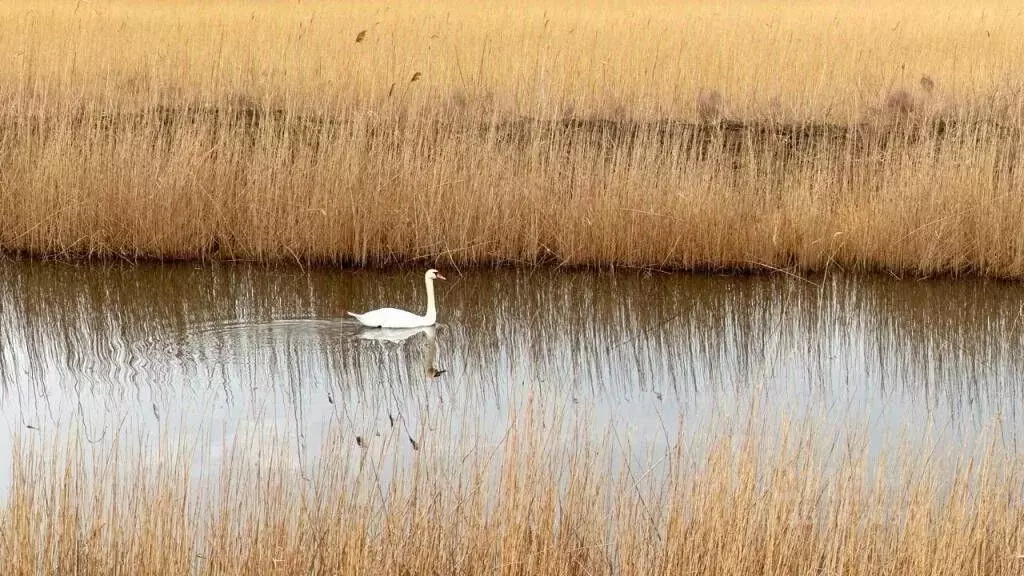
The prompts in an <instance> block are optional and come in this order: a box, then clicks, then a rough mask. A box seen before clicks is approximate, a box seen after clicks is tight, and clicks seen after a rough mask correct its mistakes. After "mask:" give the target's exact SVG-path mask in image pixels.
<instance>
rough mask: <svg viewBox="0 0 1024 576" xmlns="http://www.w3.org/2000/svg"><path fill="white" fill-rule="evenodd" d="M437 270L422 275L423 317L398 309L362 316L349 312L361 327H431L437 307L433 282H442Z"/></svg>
mask: <svg viewBox="0 0 1024 576" xmlns="http://www.w3.org/2000/svg"><path fill="white" fill-rule="evenodd" d="M444 279H445V277H444V276H441V274H440V273H438V271H437V270H434V269H433V268H431V269H430V270H427V273H426V274H424V276H423V280H424V282H426V283H427V313H426V314H425V315H423V316H419V315H417V314H413V313H412V312H406V311H405V310H399V309H398V308H379V309H377V310H371V311H369V312H366V313H364V314H356V313H355V312H349V313H348V315H349V316H351V317H353V318H355V319H356V320H358V321H359V323H360V324H362V325H363V326H369V327H371V328H422V327H424V326H433V325H434V324H435V323H436V322H437V306H436V305H435V304H434V280H444Z"/></svg>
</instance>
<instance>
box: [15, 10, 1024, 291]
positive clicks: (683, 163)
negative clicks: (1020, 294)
mask: <svg viewBox="0 0 1024 576" xmlns="http://www.w3.org/2000/svg"><path fill="white" fill-rule="evenodd" d="M556 4H557V3H555V2H553V1H549V2H535V3H525V4H520V5H516V6H515V7H513V6H508V7H497V8H495V7H490V8H479V7H474V6H473V5H471V4H463V3H459V2H454V1H450V2H443V3H441V4H431V5H429V6H428V5H423V4H419V3H416V4H412V3H410V4H403V3H397V4H393V5H388V6H380V5H353V6H348V5H344V6H342V5H338V4H336V3H319V2H302V3H297V4H291V3H255V4H250V3H247V2H227V3H218V4H216V5H197V6H190V7H188V8H187V9H185V8H183V7H181V6H179V5H178V4H171V3H162V2H141V3H136V2H132V3H128V2H119V1H109V2H103V1H97V2H89V3H74V2H66V3H65V2H37V1H31V0H25V1H20V2H18V1H16V2H11V3H5V4H4V5H3V6H0V52H2V53H3V54H5V55H6V56H5V58H3V59H2V61H0V174H2V177H0V248H2V249H3V250H5V251H7V252H8V253H20V254H27V255H36V256H47V257H123V258H128V259H137V258H161V259H178V258H182V259H193V258H223V259H245V260H259V261H271V260H297V261H301V262H336V263H345V264H352V265H380V264H388V263H396V262H403V261H422V262H434V263H437V264H442V265H451V264H456V265H466V264H469V265H471V264H493V263H521V264H538V263H546V262H550V263H559V264H566V265H595V266H603V265H614V266H630V267H651V268H673V269H731V270H757V269H772V268H781V269H789V270H802V271H823V270H830V269H855V270H857V269H871V270H887V271H891V272H893V273H896V274H904V273H906V274H914V275H930V274H941V273H953V274H959V273H965V274H978V275H984V276H993V277H1007V278H1019V277H1022V276H1024V241H1022V240H1021V238H1024V235H1022V234H1021V224H1020V223H1021V222H1022V216H1024V194H1022V192H1024V184H1022V182H1024V176H1022V171H1021V168H1020V166H1019V165H1018V158H1019V157H1020V155H1021V151H1022V146H1024V145H1022V139H1021V128H1022V125H1024V120H1022V117H1021V109H1022V101H1024V100H1022V98H1021V93H1022V92H1021V86H1020V80H1019V79H1020V78H1024V56H1022V55H1024V41H1022V40H1021V38H1024V34H1022V32H1024V20H1022V16H1021V14H1020V13H1019V10H1017V9H1016V8H1015V7H1014V6H1015V5H1011V4H1009V3H1000V2H980V1H979V2H976V3H968V4H966V5H964V4H954V3H950V5H949V6H938V7H936V6H935V5H934V3H909V4H906V5H904V6H902V7H899V8H893V7H891V6H890V5H888V4H883V3H868V4H866V5H857V6H854V5H852V4H835V5H831V4H827V5H814V6H802V5H801V6H797V5H790V4H788V3H781V2H765V3H761V4H754V5H748V4H747V3H736V4H726V5H722V6H716V7H708V6H703V5H692V6H678V7H674V8H673V7H664V6H654V5H653V4H652V5H644V6H640V7H632V8H630V7H627V6H626V4H623V5H621V6H619V5H617V4H614V3H613V4H611V5H608V4H602V5H600V6H598V5H594V4H591V3H586V2H580V3H578V4H576V5H574V6H573V9H572V10H561V9H556V8H557V6H556Z"/></svg>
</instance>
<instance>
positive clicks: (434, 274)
mask: <svg viewBox="0 0 1024 576" xmlns="http://www.w3.org/2000/svg"><path fill="white" fill-rule="evenodd" d="M427 280H447V278H445V277H444V276H441V273H440V272H438V271H437V270H434V269H433V268H431V269H430V270H427Z"/></svg>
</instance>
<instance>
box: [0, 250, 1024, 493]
mask: <svg viewBox="0 0 1024 576" xmlns="http://www.w3.org/2000/svg"><path fill="white" fill-rule="evenodd" d="M422 272H423V271H422V270H418V269H417V270H411V269H410V270H403V271H390V272H367V271H359V272H349V271H340V270H325V269H321V270H315V271H301V270H298V269H275V268H264V267H251V266H212V267H211V266H194V265H173V266H170V265H164V266H156V265H144V266H128V265H123V266H122V265H116V266H115V265H103V266H97V265H69V264H58V263H38V262H5V263H0V330H2V333H0V344H2V349H0V382H2V389H0V393H2V408H0V413H2V414H3V418H4V420H5V425H4V426H3V429H2V430H0V480H3V485H5V486H6V484H7V481H6V480H7V477H8V476H9V472H8V470H7V466H6V464H2V463H6V462H9V461H10V454H11V449H12V445H13V443H14V442H15V441H16V438H17V437H19V436H20V437H25V435H40V436H45V435H47V434H55V433H57V432H60V431H66V430H69V429H75V430H78V431H80V432H81V433H82V434H83V435H84V436H85V438H86V439H87V440H89V441H90V442H95V443H100V442H104V441H111V439H113V438H117V437H124V436H129V437H133V436H134V437H140V436H142V437H145V436H153V437H159V438H163V439H165V440H166V439H167V438H169V437H170V438H173V437H174V436H175V435H178V436H180V437H181V438H182V439H186V438H187V439H188V441H189V442H200V443H205V445H206V448H207V449H208V450H209V451H210V452H211V453H212V454H213V456H212V459H213V460H216V458H217V453H218V450H221V449H222V448H223V446H224V441H225V439H229V438H231V437H232V435H234V434H236V433H237V432H238V431H241V430H254V429H260V430H266V429H271V430H274V431H275V433H276V434H278V435H280V434H281V433H284V435H285V436H288V437H290V438H292V439H293V444H292V448H293V449H294V451H295V452H296V453H297V454H298V455H299V456H300V457H304V456H305V455H308V453H312V452H316V450H317V447H318V446H319V445H320V444H321V442H322V441H323V435H324V434H325V433H329V432H327V431H328V430H329V429H330V425H331V424H332V423H341V424H343V425H344V426H343V427H344V429H345V430H347V431H349V432H348V433H351V434H352V435H353V444H354V437H355V435H359V436H361V437H362V438H364V439H367V441H370V440H371V439H373V438H377V437H379V436H378V434H381V433H382V432H385V431H386V430H389V429H393V428H392V427H394V426H398V427H400V428H401V430H402V433H403V434H404V435H407V436H408V437H409V438H411V439H414V440H415V441H416V442H417V443H422V442H430V441H448V440H451V439H452V438H453V437H458V436H459V435H460V434H463V435H464V434H465V432H466V429H467V428H472V430H473V434H478V435H484V436H490V437H499V436H500V435H501V434H503V433H504V431H505V429H506V425H507V418H508V413H509V410H510V409H511V407H514V406H517V405H519V404H520V403H522V402H524V401H525V399H527V398H533V399H534V401H537V402H542V403H545V404H548V405H552V406H561V407H563V408H562V409H563V410H565V411H567V412H573V411H579V412H586V414H587V418H589V419H591V420H592V421H593V422H594V424H595V426H594V429H595V430H598V429H601V430H605V429H607V428H609V427H611V428H614V429H616V430H619V431H621V433H622V434H624V435H629V437H630V438H633V439H635V441H636V442H637V444H636V445H637V446H646V447H647V448H649V447H650V446H657V445H659V443H662V444H663V443H664V442H666V441H667V440H668V439H674V438H676V437H677V435H678V434H684V435H685V434H691V433H694V432H696V431H699V430H701V429H704V428H706V427H707V426H708V425H709V424H710V423H712V422H714V421H716V420H718V419H720V418H722V417H723V415H726V414H730V413H735V412H736V411H742V410H744V409H745V408H744V407H746V406H748V405H749V404H750V403H751V402H757V404H758V405H759V406H760V410H761V411H762V412H763V413H765V414H768V415H777V416H779V417H782V416H786V415H810V416H813V417H815V418H818V419H820V420H821V421H822V422H826V423H830V424H831V425H835V426H841V425H846V424H849V423H854V424H857V425H860V426H866V427H867V429H868V430H869V431H870V435H871V436H872V437H873V438H890V437H897V436H899V435H901V434H904V435H905V434H907V433H908V431H909V432H911V433H921V431H924V430H927V431H928V433H929V434H931V435H932V436H933V437H935V438H938V439H939V440H940V441H941V442H945V443H949V444H952V445H961V444H969V443H970V442H972V441H974V439H976V438H977V437H979V434H981V433H982V431H984V430H991V429H992V427H993V426H995V427H996V428H997V429H998V434H999V435H1000V436H1001V437H1002V440H1003V442H1005V443H1007V445H1008V446H1009V447H1010V448H1011V449H1014V450H1016V446H1017V442H1018V438H1020V437H1021V434H1022V433H1024V378H1022V377H1024V356H1022V354H1021V351H1022V350H1024V348H1022V340H1024V309H1022V303H1024V287H1022V286H1020V285H1017V284H1006V283H997V282H983V281H953V280H943V281H913V280H902V281H900V280H896V279H889V278H883V277H848V276H830V277H828V278H811V279H809V280H807V279H798V278H792V277H787V276H775V277H718V276H688V275H661V274H639V273H632V272H627V273H622V272H616V273H607V272H606V273H581V272H565V271H519V272H517V271H473V272H464V273H461V274H460V273H459V272H458V271H456V270H444V271H443V272H444V273H445V274H446V275H447V276H448V278H449V281H448V282H440V283H438V306H439V323H440V324H439V326H437V328H436V329H435V330H421V331H412V332H409V333H405V334H394V333H387V334H379V333H373V332H371V333H367V332H364V331H361V330H360V329H359V327H358V326H357V325H355V324H354V323H353V322H352V321H351V319H346V318H345V315H344V311H345V310H354V311H364V310H367V309H371V308H377V307H380V306H398V307H403V308H407V309H411V310H414V311H416V312H417V313H422V309H423V307H424V299H425V295H424V288H423V280H422ZM442 370H443V372H442V373H441V374H440V375H439V376H434V375H433V374H435V373H436V372H438V371H442ZM198 431H204V432H203V433H202V434H200V433H199V432H198ZM330 433H333V432H330ZM595 433H596V432H595Z"/></svg>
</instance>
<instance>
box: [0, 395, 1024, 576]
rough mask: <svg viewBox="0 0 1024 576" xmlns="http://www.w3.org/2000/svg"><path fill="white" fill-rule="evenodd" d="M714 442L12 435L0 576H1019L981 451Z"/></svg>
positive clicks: (802, 441)
mask: <svg viewBox="0 0 1024 576" xmlns="http://www.w3.org/2000/svg"><path fill="white" fill-rule="evenodd" d="M552 414H554V415H553V416H552ZM751 422H754V420H751ZM728 429H729V427H727V426H726V427H722V428H721V430H719V431H714V432H704V433H702V434H697V435H690V436H687V435H683V434H681V435H680V436H679V437H677V438H675V439H669V438H666V439H665V440H666V443H665V444H664V445H663V446H662V448H660V449H656V448H653V447H652V448H650V449H649V450H648V449H644V448H642V447H640V446H634V447H631V446H630V444H629V441H627V440H625V439H624V437H623V436H616V435H615V433H614V432H602V433H597V434H595V432H594V430H593V429H592V427H591V426H590V425H589V424H588V423H587V421H586V420H585V419H583V420H580V421H578V422H577V423H576V424H571V423H570V422H569V421H568V420H567V419H565V417H564V415H559V414H557V413H552V412H550V411H549V413H547V414H542V413H541V411H539V410H537V409H527V410H525V411H523V412H521V413H519V414H518V415H515V416H513V417H512V419H511V421H510V423H509V426H508V429H507V434H505V435H504V437H503V438H502V439H501V441H500V442H499V441H495V440H490V441H488V440H485V439H482V438H476V439H473V438H465V439H463V440H462V441H459V442H456V443H455V445H450V444H444V443H442V442H439V441H437V439H436V438H435V437H431V436H420V437H419V439H418V440H419V442H418V443H417V445H416V446H414V447H413V446H411V445H410V443H409V442H408V438H407V436H406V435H405V432H404V430H403V431H402V432H399V431H398V428H397V427H396V428H394V429H393V430H392V432H390V433H387V434H385V435H383V436H374V437H367V438H369V439H366V438H362V437H360V438H361V441H360V442H358V443H357V441H356V438H357V437H356V436H355V433H354V432H353V431H351V430H345V429H343V427H340V426H339V427H338V428H337V429H332V430H331V431H330V433H329V434H327V435H325V437H326V438H328V439H329V440H328V441H327V442H326V444H325V446H324V447H323V449H322V451H321V452H320V453H319V454H318V455H317V456H316V457H314V458H313V459H312V461H311V462H297V461H296V458H295V457H294V447H295V442H294V439H290V440H289V439H288V438H286V437H285V436H284V435H282V434H281V433H278V434H277V435H276V436H275V434H274V433H270V434H265V435H260V434H257V436H256V441H253V440H252V439H248V440H246V439H244V438H239V439H236V440H235V441H234V442H233V443H231V442H229V443H228V446H227V449H226V450H225V451H224V454H223V458H222V459H221V460H220V466H221V467H220V468H219V472H217V471H210V470H217V469H216V468H213V469H210V470H203V469H197V468H195V463H196V462H199V461H202V456H203V455H201V454H196V453H195V452H194V449H190V448H185V447H184V446H185V444H186V443H187V442H182V443H181V444H180V445H177V444H174V443H172V442H169V441H168V440H167V438H170V437H171V436H165V437H164V440H163V441H162V443H161V447H160V448H159V449H158V450H157V451H156V453H153V452H151V451H150V450H149V449H140V448H131V447H130V446H132V444H131V443H130V442H126V441H122V442H121V443H115V444H114V445H113V446H111V445H107V446H105V447H97V446H94V445H91V444H90V443H87V442H83V441H82V439H81V437H80V436H79V435H76V434H70V435H57V436H56V437H51V438H49V439H46V440H43V439H41V438H42V437H41V436H39V435H38V434H39V433H38V432H36V433H29V434H26V435H23V437H22V438H21V440H20V441H19V442H18V443H17V444H16V446H17V447H16V449H15V451H14V454H13V481H12V483H11V486H10V487H9V490H8V492H7V497H6V504H5V505H4V507H3V508H2V510H0V524H2V526H3V530H2V531H0V556H2V558H3V562H4V570H5V573H6V574H19V575H20V574H24V575H35V576H43V575H50V574H151V575H162V574H185V573H191V574H225V575H227V574H231V575H256V574H524V575H525V574H536V575H541V576H543V575H547V574H552V575H554V574H579V575H584V574H588V575H598V574H666V575H669V574H671V575H676V574H764V575H783V574H785V575H799V574H840V573H841V574H854V575H857V574H862V575H869V574H872V575H873V574H903V575H916V574H921V575H924V574H928V575H932V576H936V575H951V576H952V575H957V576H966V575H986V576H988V575H1000V574H1007V575H1009V574H1020V571H1021V569H1024V514H1022V513H1021V511H1022V506H1021V505H1022V500H1021V498H1022V493H1021V482H1022V480H1024V474H1022V472H1024V461H1022V460H1021V458H1020V456H1019V454H1017V453H1016V452H1015V451H1013V450H1012V449H1009V448H1006V447H1002V446H1001V444H1000V443H999V442H992V443H990V444H987V445H986V444H985V443H982V444H981V446H982V447H981V448H980V449H977V450H976V453H973V452H969V451H967V450H966V449H965V450H963V452H962V453H961V452H960V451H958V450H953V451H952V453H948V452H947V451H943V450H936V449H935V448H934V447H930V448H929V447H928V446H924V447H922V446H920V445H913V444H910V445H903V446H898V445H889V446H888V447H886V448H884V449H883V450H880V451H878V452H876V453H874V455H870V456H869V453H870V452H872V450H869V448H868V441H867V438H868V435H867V434H865V433H856V432H851V433H845V432H842V433H841V434H846V435H845V436H844V437H843V439H840V440H838V441H837V440H836V439H835V438H832V437H829V435H828V434H822V433H821V432H822V429H821V427H820V426H817V425H813V424H811V425H807V424H804V425H797V424H790V425H783V426H780V427H777V428H776V427H767V426H763V425H759V424H742V423H740V425H739V426H736V427H734V428H732V430H733V431H732V432H728V431H726V430H728ZM995 437H998V434H997V435H996V436H995ZM837 438H838V437H837ZM275 439H276V440H277V441H274V440H275ZM190 445H193V444H190ZM695 446H700V448H695ZM631 450H632V452H631ZM637 452H639V454H640V456H639V457H638V456H637ZM644 453H647V454H650V456H648V457H646V458H645V457H644V456H643V454H644ZM624 454H631V455H632V457H630V458H624V457H623V455H624ZM300 470H306V472H305V473H302V472H300Z"/></svg>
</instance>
